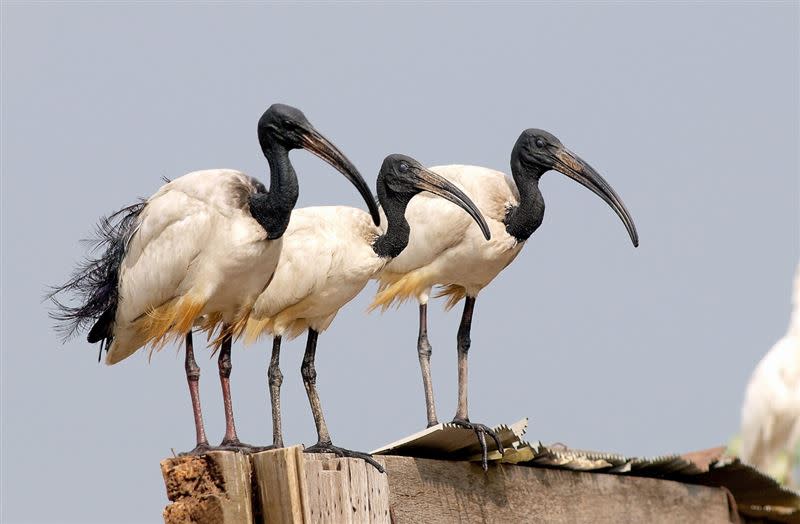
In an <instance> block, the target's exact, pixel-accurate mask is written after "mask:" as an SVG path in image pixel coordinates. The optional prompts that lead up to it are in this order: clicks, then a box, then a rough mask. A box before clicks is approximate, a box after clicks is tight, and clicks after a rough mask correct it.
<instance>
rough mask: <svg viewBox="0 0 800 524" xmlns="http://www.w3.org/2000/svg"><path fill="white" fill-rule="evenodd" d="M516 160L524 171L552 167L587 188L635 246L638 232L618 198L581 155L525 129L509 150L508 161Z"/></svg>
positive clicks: (542, 133)
mask: <svg viewBox="0 0 800 524" xmlns="http://www.w3.org/2000/svg"><path fill="white" fill-rule="evenodd" d="M514 160H516V161H518V162H519V163H520V164H521V167H523V168H525V170H526V171H530V172H531V173H535V174H536V176H541V174H542V173H544V172H546V171H549V170H553V171H558V172H559V173H562V174H564V175H566V176H568V177H570V178H571V179H573V180H575V181H576V182H578V183H579V184H581V185H582V186H585V187H587V188H589V190H590V191H592V192H593V193H594V194H595V195H597V196H599V197H600V198H602V199H603V201H604V202H605V203H606V204H608V205H609V206H611V209H613V210H614V212H615V213H616V214H617V216H619V218H620V219H621V220H622V222H623V223H624V224H625V228H626V229H627V230H628V234H629V235H630V237H631V242H633V245H634V247H638V246H639V234H638V233H637V232H636V226H635V225H634V223H633V218H631V215H630V213H629V212H628V210H627V209H626V208H625V204H623V203H622V199H621V198H620V197H619V195H617V193H616V191H614V189H613V188H612V187H611V186H610V185H609V183H608V182H606V181H605V179H604V178H603V177H602V176H600V173H598V172H597V171H595V169H594V168H593V167H592V166H590V165H589V164H588V163H586V162H585V161H584V160H583V159H582V158H581V157H579V156H578V155H576V154H575V153H573V152H572V151H570V150H569V149H567V148H566V147H564V145H563V144H562V143H561V141H560V140H559V139H558V138H556V137H555V136H553V135H552V134H550V133H548V132H547V131H543V130H541V129H526V130H525V131H523V132H522V134H521V135H520V136H519V138H518V139H517V143H516V144H515V145H514V150H513V152H512V161H514Z"/></svg>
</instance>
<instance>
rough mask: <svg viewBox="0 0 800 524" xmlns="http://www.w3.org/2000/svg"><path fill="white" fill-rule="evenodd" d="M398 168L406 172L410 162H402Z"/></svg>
mask: <svg viewBox="0 0 800 524" xmlns="http://www.w3.org/2000/svg"><path fill="white" fill-rule="evenodd" d="M397 169H399V170H400V172H401V173H406V172H408V164H406V163H405V162H400V166H398V168H397Z"/></svg>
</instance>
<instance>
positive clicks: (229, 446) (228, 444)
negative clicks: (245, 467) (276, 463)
mask: <svg viewBox="0 0 800 524" xmlns="http://www.w3.org/2000/svg"><path fill="white" fill-rule="evenodd" d="M270 449H275V447H274V446H253V445H251V444H245V443H244V442H240V441H239V440H238V439H235V440H233V439H231V440H228V439H226V440H223V441H222V442H221V443H220V445H219V446H217V447H215V448H213V450H212V451H236V452H238V453H258V452H259V451H267V450H270Z"/></svg>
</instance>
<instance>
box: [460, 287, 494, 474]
mask: <svg viewBox="0 0 800 524" xmlns="http://www.w3.org/2000/svg"><path fill="white" fill-rule="evenodd" d="M474 308H475V297H466V299H465V301H464V313H463V314H462V315H461V324H460V325H459V326H458V335H457V337H456V339H457V342H458V407H457V409H456V416H455V418H453V424H456V425H458V426H461V427H463V428H466V429H471V430H473V431H475V434H476V436H477V437H478V442H480V445H481V450H482V452H483V459H482V460H481V465H482V466H483V469H484V471H486V470H487V469H489V458H488V455H489V450H488V447H487V446H486V435H489V436H490V437H492V439H494V442H495V444H496V445H497V449H498V450H500V453H503V444H502V442H500V438H499V437H498V436H497V433H495V432H494V430H492V429H491V428H489V427H488V426H485V425H483V424H477V423H473V422H470V421H469V415H468V414H467V378H468V375H467V356H468V353H469V347H470V343H471V341H470V336H469V335H470V330H471V329H472V312H473V310H474Z"/></svg>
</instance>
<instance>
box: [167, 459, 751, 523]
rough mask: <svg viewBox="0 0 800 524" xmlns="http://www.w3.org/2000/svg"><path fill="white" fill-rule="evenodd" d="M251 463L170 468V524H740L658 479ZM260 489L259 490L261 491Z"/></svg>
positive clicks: (426, 463)
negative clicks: (692, 523)
mask: <svg viewBox="0 0 800 524" xmlns="http://www.w3.org/2000/svg"><path fill="white" fill-rule="evenodd" d="M376 459H378V460H379V461H380V462H381V463H382V464H383V465H384V467H385V468H386V471H387V474H386V475H383V474H380V473H378V472H377V471H376V470H375V468H373V467H372V466H369V465H367V464H366V463H364V462H363V461H361V460H354V459H341V458H336V457H334V456H332V455H309V454H304V453H303V452H302V448H300V447H299V446H295V447H292V448H285V449H280V450H274V451H266V452H262V453H257V454H254V455H251V456H247V455H241V454H237V453H232V452H213V453H209V454H208V455H206V456H203V457H180V458H174V459H167V460H165V461H163V462H162V471H163V473H164V480H165V483H166V485H167V494H168V497H169V499H170V500H171V501H173V502H172V504H171V505H170V506H168V507H167V508H166V509H165V511H164V519H165V522H166V523H167V524H188V523H207V522H208V523H210V522H217V523H223V524H229V523H232V522H236V523H244V524H248V523H252V522H257V523H270V524H274V523H281V522H299V523H303V522H305V523H307V524H308V523H316V522H342V523H362V522H364V523H366V522H380V523H384V522H386V523H388V522H390V513H391V521H392V522H394V523H406V522H426V523H433V524H436V523H445V522H467V523H468V522H557V523H558V522H569V523H573V522H578V523H580V522H648V523H661V522H665V523H666V522H704V523H706V522H708V523H728V522H736V521H737V515H736V511H735V509H732V506H731V505H730V503H729V498H728V496H727V494H726V492H725V491H724V490H723V489H720V488H714V487H707V486H697V485H690V484H682V483H679V482H674V481H668V480H659V479H653V478H640V477H628V476H621V475H610V474H603V473H586V472H574V471H564V470H556V469H547V468H540V467H535V468H534V467H526V466H515V465H508V464H491V465H490V467H489V471H488V472H484V471H483V470H482V469H481V468H480V466H479V465H478V464H475V463H470V462H464V461H443V460H431V459H420V458H411V457H398V456H380V457H376ZM251 486H252V488H251Z"/></svg>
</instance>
